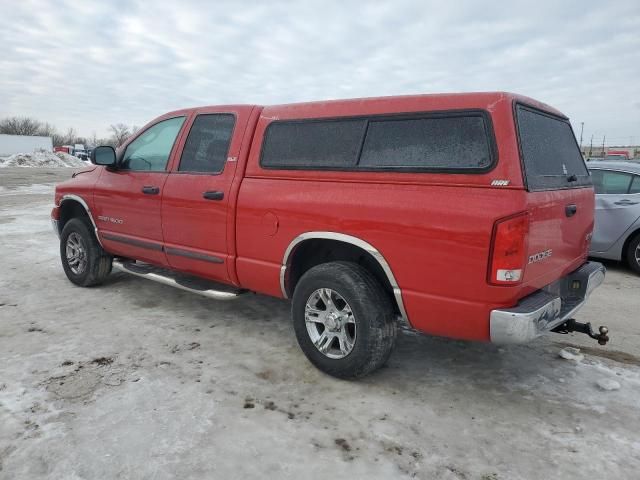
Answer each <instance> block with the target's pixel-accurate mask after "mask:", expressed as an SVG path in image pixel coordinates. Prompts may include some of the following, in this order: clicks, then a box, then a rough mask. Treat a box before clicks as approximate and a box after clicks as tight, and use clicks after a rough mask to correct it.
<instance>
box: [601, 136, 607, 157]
mask: <svg viewBox="0 0 640 480" xmlns="http://www.w3.org/2000/svg"><path fill="white" fill-rule="evenodd" d="M605 138H607V136H606V135H605V136H604V137H602V158H604V156H605V155H604V140H605Z"/></svg>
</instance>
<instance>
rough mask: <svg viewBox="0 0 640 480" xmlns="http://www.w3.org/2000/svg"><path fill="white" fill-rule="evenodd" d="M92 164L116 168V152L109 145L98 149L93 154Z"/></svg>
mask: <svg viewBox="0 0 640 480" xmlns="http://www.w3.org/2000/svg"><path fill="white" fill-rule="evenodd" d="M91 163H93V164H95V165H104V166H105V167H114V166H115V164H116V151H115V150H114V149H113V147H110V146H108V145H102V146H100V147H96V148H94V149H93V151H92V152H91Z"/></svg>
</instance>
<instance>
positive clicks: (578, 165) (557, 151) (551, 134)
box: [516, 105, 591, 191]
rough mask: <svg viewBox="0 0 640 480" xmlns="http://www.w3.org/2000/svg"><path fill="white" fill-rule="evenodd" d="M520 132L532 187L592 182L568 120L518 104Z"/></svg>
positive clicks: (528, 179) (556, 186)
mask: <svg viewBox="0 0 640 480" xmlns="http://www.w3.org/2000/svg"><path fill="white" fill-rule="evenodd" d="M516 116H517V123H518V134H519V139H520V149H521V152H522V161H523V163H524V171H525V177H526V181H527V187H528V189H529V190H532V191H535V190H554V189H562V188H571V187H580V186H585V185H590V184H591V177H590V176H589V173H588V172H587V167H586V165H585V163H584V160H583V158H582V154H581V153H580V149H579V148H578V143H577V142H576V139H575V137H574V135H573V131H572V130H571V125H570V124H569V122H568V121H567V120H564V119H561V118H559V117H555V116H552V115H549V114H547V113H543V112H541V111H539V110H535V109H532V108H530V107H525V106H523V105H518V106H517V108H516Z"/></svg>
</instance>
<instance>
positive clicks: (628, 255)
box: [587, 161, 640, 274]
mask: <svg viewBox="0 0 640 480" xmlns="http://www.w3.org/2000/svg"><path fill="white" fill-rule="evenodd" d="M587 166H588V167H589V170H590V171H591V177H592V179H593V187H594V188H595V191H596V215H595V222H596V224H595V228H594V231H593V238H592V240H591V252H590V253H589V255H590V256H593V257H598V258H608V259H611V260H623V261H625V260H626V261H627V263H628V264H629V266H630V267H631V268H632V269H633V270H634V271H635V272H637V273H639V274H640V164H639V163H633V162H609V161H603V162H588V163H587Z"/></svg>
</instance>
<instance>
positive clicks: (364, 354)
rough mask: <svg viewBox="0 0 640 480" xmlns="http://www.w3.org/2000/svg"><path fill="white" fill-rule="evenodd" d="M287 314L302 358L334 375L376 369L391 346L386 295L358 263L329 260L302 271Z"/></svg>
mask: <svg viewBox="0 0 640 480" xmlns="http://www.w3.org/2000/svg"><path fill="white" fill-rule="evenodd" d="M291 313H292V317H293V326H294V330H295V333H296V337H297V339H298V343H299V345H300V348H301V349H302V351H303V352H304V354H305V355H306V356H307V358H308V359H309V360H310V361H311V363H313V364H314V365H315V366H316V367H317V368H319V369H320V370H322V371H323V372H325V373H327V374H329V375H332V376H334V377H338V378H358V377H362V376H365V375H367V374H369V373H371V372H373V371H374V370H377V369H378V368H380V367H381V366H382V365H384V363H385V362H386V361H387V359H388V358H389V355H390V353H391V350H392V348H393V345H394V343H395V338H396V321H395V318H394V317H395V316H394V311H393V305H392V303H391V300H390V298H389V294H388V293H387V292H385V290H384V289H383V288H382V286H381V285H380V283H379V282H378V281H377V280H376V278H375V277H374V276H373V275H372V274H371V273H369V271H368V270H366V269H364V268H363V267H361V266H360V265H358V264H356V263H351V262H329V263H324V264H322V265H318V266H316V267H313V268H312V269H310V270H309V271H308V272H306V273H305V274H304V275H303V276H302V278H301V279H300V281H299V282H298V284H297V285H296V289H295V292H294V294H293V303H292V307H291Z"/></svg>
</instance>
